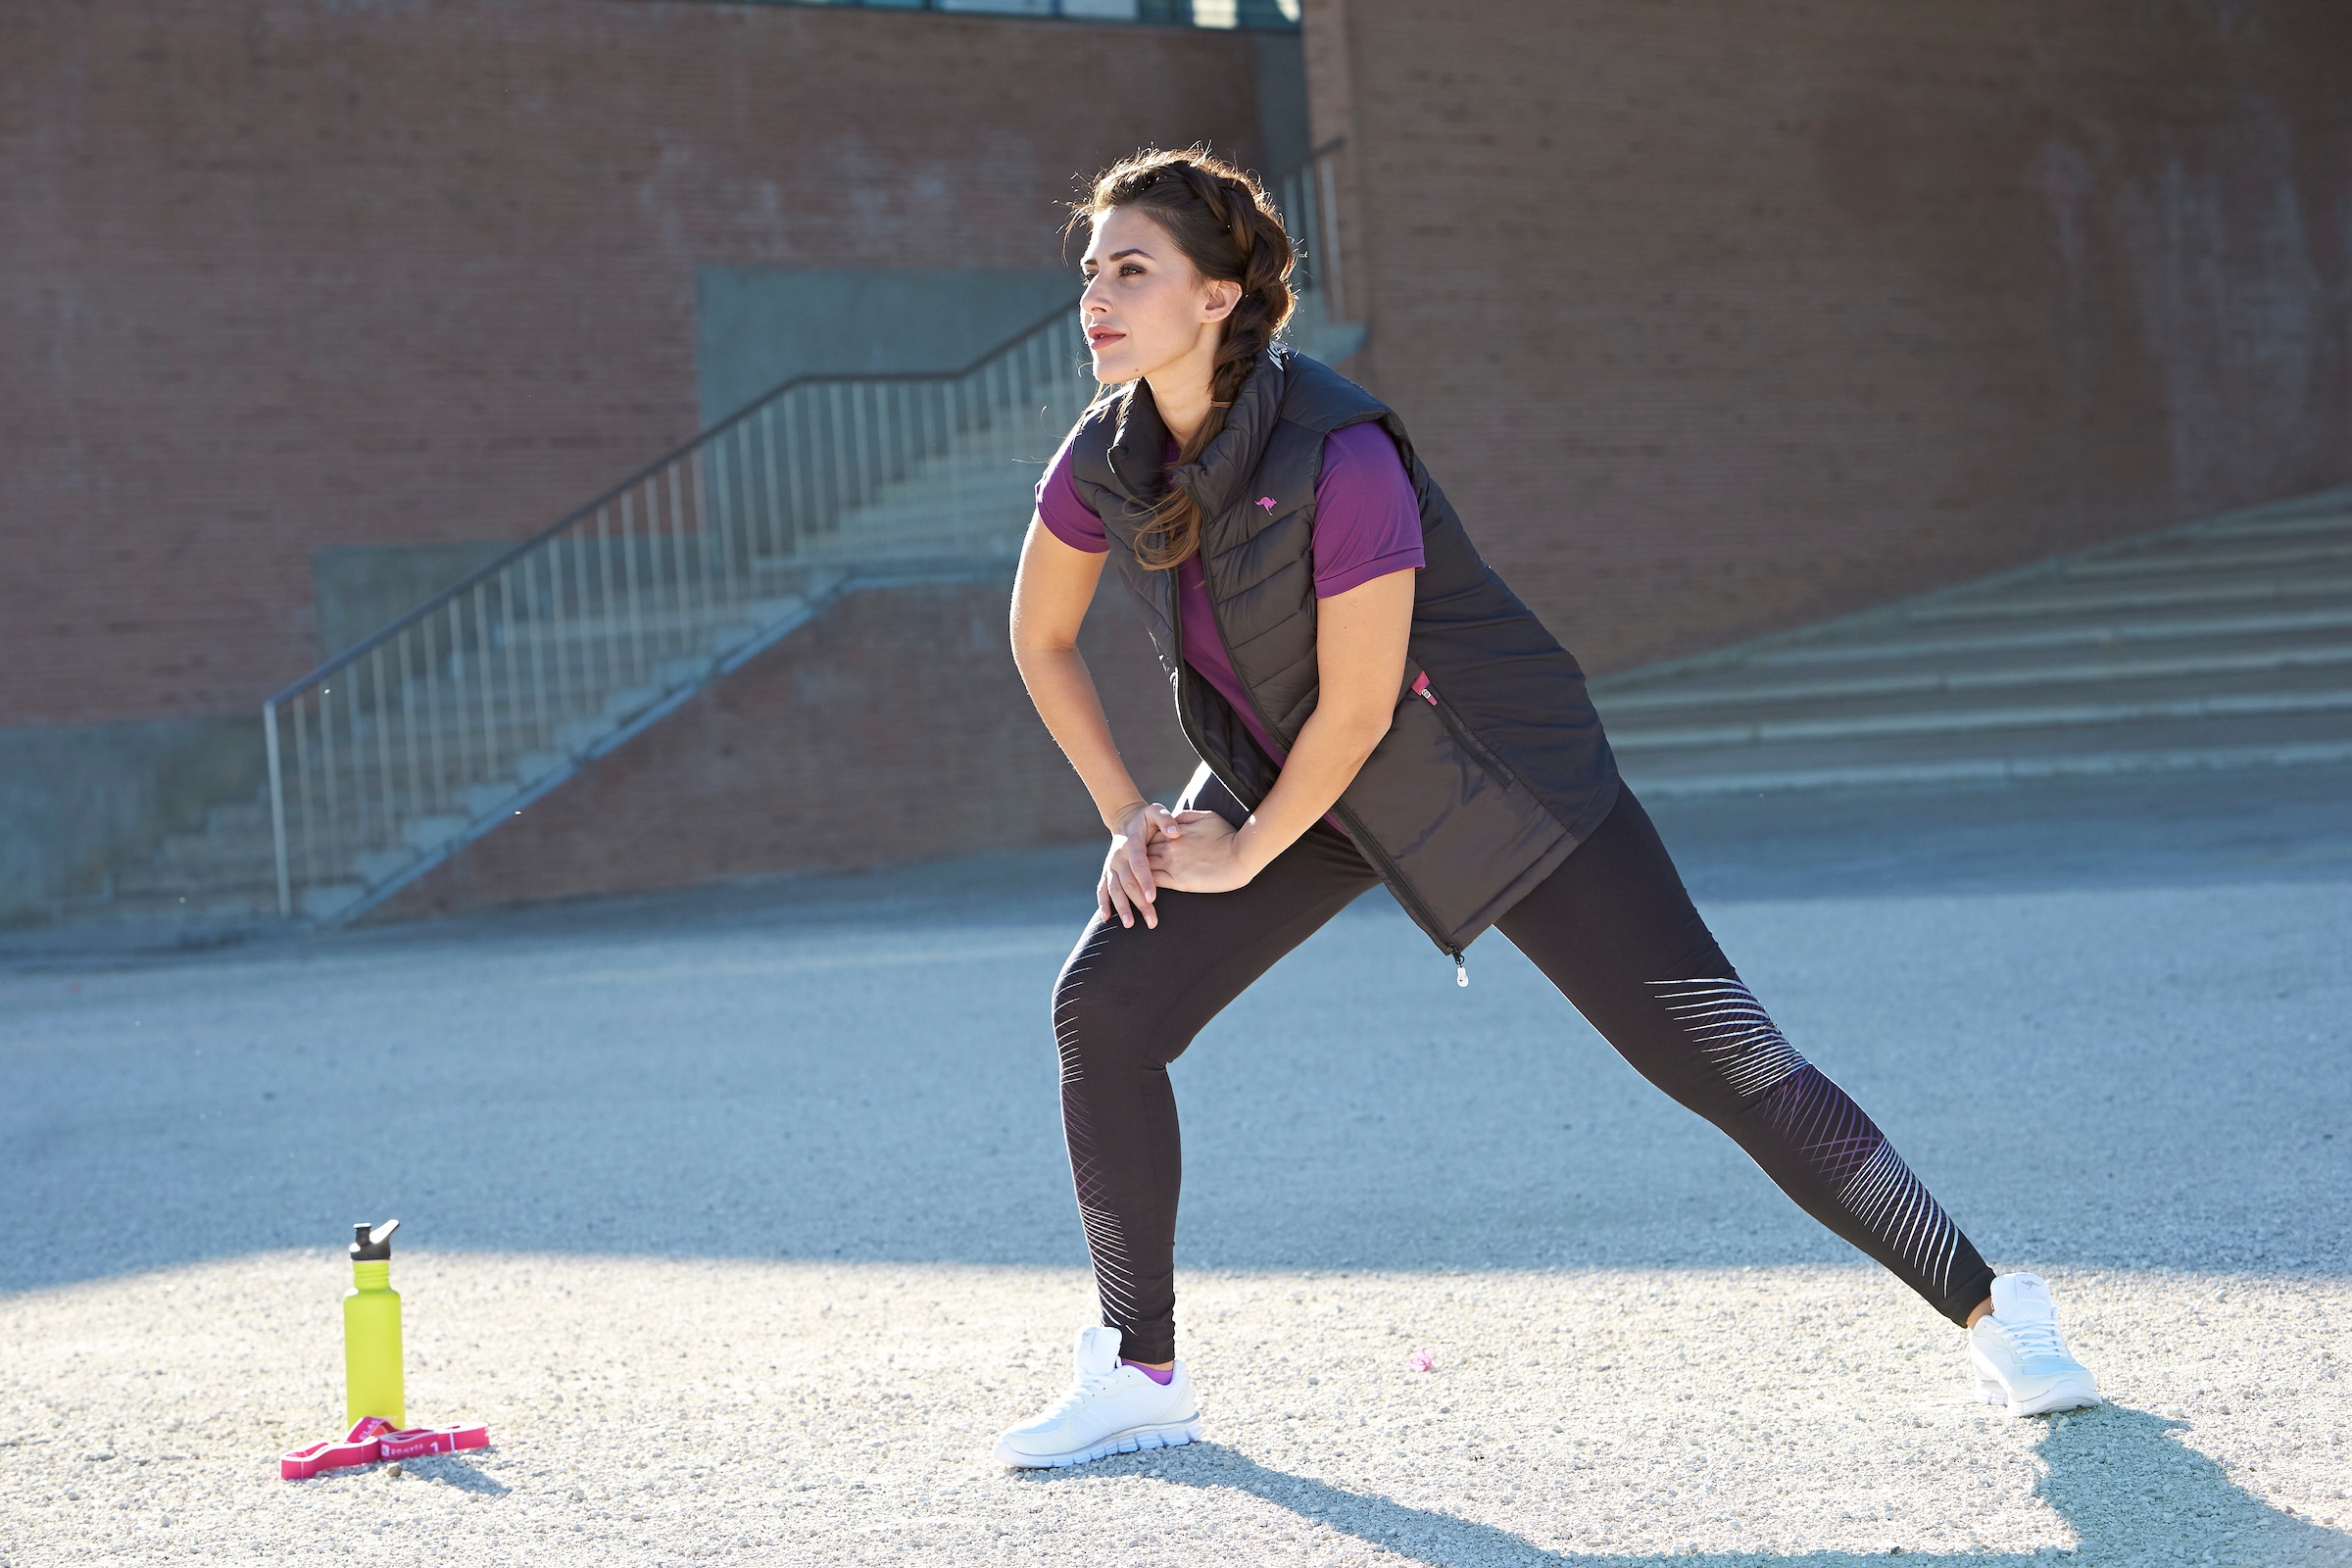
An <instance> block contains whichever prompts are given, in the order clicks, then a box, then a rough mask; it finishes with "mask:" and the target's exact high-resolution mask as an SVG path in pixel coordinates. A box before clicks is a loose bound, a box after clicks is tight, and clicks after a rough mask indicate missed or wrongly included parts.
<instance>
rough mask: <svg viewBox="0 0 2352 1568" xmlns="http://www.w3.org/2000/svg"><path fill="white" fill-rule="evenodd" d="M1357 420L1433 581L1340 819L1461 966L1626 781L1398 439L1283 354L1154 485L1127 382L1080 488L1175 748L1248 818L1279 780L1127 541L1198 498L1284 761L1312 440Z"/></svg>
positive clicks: (1308, 632) (1309, 637)
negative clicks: (1184, 746)
mask: <svg viewBox="0 0 2352 1568" xmlns="http://www.w3.org/2000/svg"><path fill="white" fill-rule="evenodd" d="M1370 419H1377V420H1379V421H1380V423H1381V426H1382V428H1383V429H1385V430H1387V431H1388V433H1389V436H1390V438H1391V439H1393V440H1394V441H1395V442H1396V443H1397V453H1398V454H1399V455H1400V456H1401V457H1402V458H1403V459H1404V466H1405V469H1406V471H1407V472H1408V473H1410V474H1411V475H1412V481H1413V493H1414V494H1415V495H1416V496H1417V497H1418V498H1419V499H1420V503H1421V545H1422V550H1423V553H1424V555H1425V557H1426V560H1427V564H1426V565H1425V566H1424V567H1423V569H1422V570H1421V572H1420V573H1419V575H1418V576H1417V578H1416V579H1415V582H1414V588H1413V626H1412V636H1411V640H1410V642H1409V644H1408V656H1407V659H1406V662H1405V668H1404V684H1403V685H1402V686H1401V687H1400V688H1399V689H1398V691H1397V712H1396V716H1395V718H1394V719H1393V720H1392V722H1391V723H1390V726H1389V732H1388V734H1387V735H1385V736H1384V737H1382V739H1381V742H1380V744H1379V746H1378V747H1376V748H1375V749H1374V750H1373V753H1372V756H1371V757H1370V759H1369V760H1366V761H1365V763H1364V765H1363V767H1362V768H1361V769H1360V770H1359V771H1358V772H1357V773H1356V775H1355V779H1354V781H1353V782H1352V783H1350V784H1349V785H1348V789H1347V792H1346V793H1345V794H1343V795H1342V796H1341V797H1340V800H1339V805H1338V807H1337V812H1338V815H1339V818H1340V820H1341V821H1342V822H1344V823H1346V824H1347V827H1348V835H1349V837H1350V838H1352V839H1353V840H1354V841H1355V845H1356V848H1357V849H1358V850H1359V851H1361V852H1362V854H1363V856H1364V858H1366V859H1367V860H1369V861H1370V862H1371V864H1372V866H1373V868H1374V869H1375V870H1377V871H1378V872H1379V873H1380V876H1381V879H1382V880H1383V881H1384V882H1386V883H1387V884H1388V886H1389V890H1390V891H1391V892H1392V893H1394V894H1395V895H1396V896H1397V902H1398V903H1400V904H1402V905H1403V906H1404V908H1405V911H1406V912H1407V913H1408V914H1410V915H1411V916H1412V917H1413V920H1414V921H1415V923H1417V924H1418V925H1419V926H1420V927H1421V929H1422V930H1424V931H1426V932H1428V933H1429V937H1430V940H1431V941H1433V942H1435V943H1437V945H1438V946H1439V947H1440V948H1442V949H1444V950H1445V951H1446V953H1448V954H1450V955H1452V956H1453V957H1454V959H1455V961H1456V962H1457V963H1458V962H1459V961H1460V959H1461V954H1462V950H1463V949H1464V948H1465V947H1467V946H1468V945H1469V944H1470V942H1471V941H1472V940H1473V939H1474V938H1476V937H1477V936H1478V935H1479V933H1481V932H1483V931H1485V930H1486V929H1487V927H1489V926H1491V925H1493V924H1494V923H1495V921H1496V920H1497V919H1499V918H1501V916H1502V915H1503V913H1504V911H1506V910H1508V909H1509V908H1510V907H1511V906H1512V905H1513V904H1516V903H1517V902H1518V901H1519V900H1520V899H1521V898H1522V897H1523V896H1525V895H1526V894H1527V892H1528V891H1529V890H1530V889H1532V888H1534V887H1535V886H1536V884H1537V883H1539V882H1541V881H1543V880H1544V877H1546V876H1548V875H1550V874H1551V872H1552V871H1553V869H1554V868H1556V867H1557V866H1558V865H1559V863H1560V862H1561V861H1562V860H1564V859H1566V858H1568V855H1569V852H1570V851H1572V850H1574V849H1575V848H1576V847H1577V845H1578V844H1580V843H1582V842H1583V841H1584V840H1585V839H1586V838H1587V837H1589V836H1590V835H1591V834H1592V832H1593V829H1594V828H1596V827H1598V826H1599V825H1600V822H1601V819H1602V818H1603V817H1605V816H1607V815H1608V813H1609V808H1610V807H1611V806H1613V805H1614V804H1616V799H1617V763H1616V760H1615V758H1614V757H1612V756H1611V755H1610V752H1609V744H1608V742H1607V740H1606V739H1604V738H1603V737H1602V735H1601V730H1600V720H1599V718H1598V717H1597V716H1596V715H1595V714H1594V713H1593V705H1592V703H1591V701H1590V700H1589V699H1588V698H1587V697H1586V695H1585V676H1584V671H1583V670H1581V669H1579V668H1578V667H1577V663H1576V661H1575V660H1574V659H1572V658H1570V657H1569V655H1568V652H1567V650H1566V649H1564V648H1562V647H1561V646H1560V645H1559V643H1558V642H1556V641H1555V640H1553V638H1552V636H1551V634H1550V633H1549V632H1547V631H1545V630H1544V625H1543V623H1542V622H1541V621H1539V620H1537V619H1536V617H1535V615H1534V613H1532V612H1530V611H1529V610H1528V608H1527V607H1526V606H1525V605H1522V604H1521V603H1520V602H1519V600H1518V598H1517V596H1516V595H1514V594H1513V593H1512V592H1511V591H1510V589H1509V588H1507V587H1505V586H1504V585H1503V582H1502V579H1501V578H1500V577H1498V576H1496V575H1495V571H1494V568H1492V567H1491V566H1489V565H1488V564H1486V563H1485V562H1483V561H1481V560H1480V559H1479V558H1478V552H1477V550H1476V549H1474V548H1473V547H1472V545H1471V543H1470V536H1469V535H1468V534H1467V533H1465V532H1464V531H1463V530H1462V524H1461V519H1460V518H1458V517H1456V516H1455V515H1454V513H1453V508H1452V507H1451V506H1450V505H1448V504H1447V502H1446V497H1445V495H1444V493H1443V492H1441V491H1440V490H1439V489H1438V486H1437V483H1436V481H1434V480H1432V479H1431V478H1430V476H1429V470H1428V469H1427V468H1425V467H1423V466H1422V465H1421V460H1420V459H1419V458H1418V457H1416V456H1415V455H1414V453H1413V444H1412V442H1411V440H1410V439H1409V438H1408V437H1407V436H1406V435H1405V432H1404V423H1403V421H1402V420H1400V419H1398V418H1397V416H1396V415H1395V414H1394V413H1393V412H1391V411H1390V410H1389V409H1388V408H1387V407H1386V406H1385V405H1383V404H1382V403H1381V402H1380V401H1379V400H1378V399H1376V398H1374V397H1373V396H1372V395H1371V394H1370V393H1369V392H1366V391H1365V390H1364V389H1363V388H1362V387H1360V386H1357V385H1356V384H1355V383H1354V382H1352V381H1350V380H1348V378H1347V377H1346V376H1344V375H1342V374H1340V373H1339V372H1338V371H1337V370H1334V369H1332V368H1330V367H1329V366H1326V365H1321V364H1318V363H1317V362H1315V361H1313V360H1310V359H1307V358H1305V357H1304V356H1302V355H1299V354H1295V353H1292V352H1290V351H1288V350H1287V349H1285V348H1283V347H1281V346H1279V345H1277V346H1275V347H1273V348H1270V349H1268V350H1267V351H1266V353H1265V354H1264V355H1262V356H1261V357H1260V358H1259V360H1258V362H1257V365H1256V366H1255V368H1252V369H1251V370H1250V376H1249V379H1248V380H1246V381H1244V382H1243V383H1242V389H1241V391H1240V392H1239V393H1238V394H1236V396H1235V398H1234V403H1233V407H1232V409H1231V410H1229V411H1228V412H1227V416H1226V420H1225V428H1224V429H1223V430H1221V431H1219V432H1218V434H1217V435H1216V436H1215V438H1214V439H1212V440H1211V441H1210V442H1209V443H1208V446H1207V449H1206V450H1205V451H1203V452H1202V453H1201V457H1200V460H1199V461H1198V462H1195V463H1190V464H1185V465H1183V466H1179V467H1177V468H1176V469H1174V470H1173V471H1172V472H1167V471H1163V469H1162V466H1161V463H1162V453H1163V452H1164V450H1165V444H1166V441H1167V436H1168V431H1167V426H1166V424H1165V423H1164V422H1162V420H1161V419H1160V417H1159V412H1158V410H1157V409H1156V408H1154V407H1153V405H1152V392H1151V388H1150V387H1149V386H1148V385H1146V384H1145V383H1144V382H1142V381H1135V382H1131V383H1129V384H1128V385H1127V386H1126V387H1125V388H1124V389H1122V390H1121V391H1120V392H1118V393H1117V394H1115V395H1113V396H1111V397H1108V398H1105V399H1104V400H1103V402H1101V403H1099V404H1097V405H1096V406H1095V407H1094V408H1093V409H1090V410H1089V411H1088V412H1087V414H1086V417H1084V418H1082V419H1081V420H1079V422H1078V427H1077V429H1076V430H1074V431H1073V432H1072V433H1071V437H1070V442H1071V453H1070V457H1071V471H1072V476H1073V477H1074V478H1075V479H1076V481H1077V485H1078V493H1079V495H1080V497H1081V498H1082V499H1083V500H1084V501H1085V502H1086V504H1087V505H1088V506H1089V507H1091V508H1092V509H1093V510H1094V511H1095V513H1096V514H1097V515H1099V516H1101V517H1102V519H1103V528H1104V530H1105V531H1106V532H1107V533H1108V534H1109V536H1110V542H1111V552H1110V554H1111V559H1112V560H1113V561H1115V562H1116V563H1117V564H1118V566H1119V570H1120V572H1121V574H1122V575H1123V576H1124V577H1125V579H1126V582H1127V586H1128V588H1129V589H1131V590H1132V591H1133V592H1134V594H1135V596H1136V598H1137V599H1139V600H1140V601H1142V603H1143V607H1144V613H1145V620H1146V622H1147V624H1148V625H1149V627H1150V629H1151V632H1152V642H1153V643H1154V645H1155V646H1156V647H1157V648H1158V650H1159V659H1160V663H1161V664H1162V665H1163V666H1164V667H1165V668H1166V670H1167V672H1168V678H1169V680H1170V681H1171V682H1172V683H1173V685H1174V687H1175V692H1176V712H1177V717H1178V719H1179V720H1180V722H1182V724H1183V726H1184V733H1185V738H1186V739H1187V740H1189V741H1191V742H1192V744H1193V749H1194V750H1195V751H1197V752H1198V753H1200V754H1201V760H1203V761H1204V762H1206V763H1207V764H1208V767H1209V770H1210V771H1211V772H1213V773H1214V774H1215V776H1216V777H1217V778H1218V780H1219V781H1221V782H1222V783H1223V784H1224V785H1225V787H1226V788H1227V789H1228V790H1230V791H1232V792H1233V795H1234V798H1235V799H1236V800H1239V801H1240V802H1241V803H1242V804H1243V805H1244V806H1245V807H1248V808H1250V809H1255V808H1256V807H1257V805H1258V803H1259V802H1260V801H1262V800H1264V799H1265V796H1266V792H1267V791H1268V790H1269V789H1271V788H1272V787H1273V784H1274V778H1275V775H1276V773H1277V772H1278V771H1279V768H1278V767H1277V766H1276V764H1275V763H1274V761H1273V760H1272V759H1270V758H1269V757H1267V756H1266V754H1265V752H1264V751H1263V750H1262V749H1260V748H1259V746H1258V745H1257V743H1256V742H1255V741H1254V740H1253V739H1252V738H1251V737H1250V732H1249V730H1248V729H1247V728H1245V727H1244V726H1243V724H1242V721H1241V719H1240V716H1239V715H1238V714H1236V713H1235V712H1234V711H1233V707H1232V705H1231V704H1230V703H1228V702H1227V701H1226V700H1225V698H1224V696H1223V695H1222V694H1221V693H1219V692H1218V691H1217V689H1216V688H1215V687H1214V686H1212V685H1210V684H1209V683H1208V682H1207V681H1206V680H1204V679H1202V678H1201V676H1200V675H1199V674H1198V673H1196V672H1195V671H1194V670H1193V669H1192V668H1191V667H1190V666H1189V665H1187V664H1186V663H1185V662H1184V641H1183V624H1182V617H1181V616H1180V615H1179V614H1178V613H1177V608H1176V573H1175V572H1174V571H1148V570H1146V569H1145V568H1144V567H1143V566H1142V565H1141V564H1138V562H1137V561H1136V559H1135V544H1136V537H1137V534H1138V533H1139V532H1140V531H1141V529H1142V527H1143V525H1144V515H1145V514H1146V512H1147V511H1148V510H1149V509H1150V507H1151V505H1152V502H1153V501H1155V500H1156V499H1158V498H1159V497H1160V496H1161V495H1163V494H1164V493H1165V489H1164V486H1165V485H1167V484H1170V483H1173V484H1179V485H1182V486H1184V488H1185V489H1186V490H1188V491H1190V492H1191V494H1192V497H1193V499H1194V501H1195V502H1197V503H1198V504H1199V506H1200V508H1201V570H1202V571H1203V573H1204V574H1205V576H1206V580H1207V583H1208V597H1209V602H1210V604H1211V605H1212V606H1213V607H1214V610H1215V616H1216V623H1217V630H1218V632H1219V633H1220V634H1221V635H1222V637H1223V639H1224V643H1225V651H1226V653H1227V654H1228V655H1229V656H1230V657H1231V659H1232V660H1233V667H1234V672H1235V673H1236V674H1237V675H1238V676H1239V677H1240V678H1241V683H1242V686H1243V688H1244V689H1245V690H1246V691H1248V693H1249V694H1250V702H1251V704H1252V705H1253V706H1254V707H1255V708H1256V710H1257V717H1258V721H1259V722H1260V723H1262V724H1263V725H1264V726H1265V728H1266V732H1267V733H1268V734H1270V735H1273V736H1275V737H1276V738H1277V739H1279V740H1280V741H1281V742H1282V744H1283V746H1284V747H1285V749H1288V748H1290V747H1292V746H1294V745H1296V744H1297V743H1298V739H1299V727H1300V726H1301V725H1303V724H1304V723H1305V722H1306V718H1307V715H1308V714H1309V713H1312V712H1313V711H1315V692H1316V667H1315V584H1314V561H1313V533H1312V529H1313V524H1314V515H1315V481H1316V480H1317V479H1318V478H1319V477H1321V475H1322V470H1323V438H1324V437H1325V436H1327V435H1329V434H1330V433H1331V432H1332V431H1334V430H1336V429H1339V428H1340V427H1342V426H1343V425H1349V424H1357V423H1361V422H1363V421H1365V420H1370ZM1263 498H1271V499H1272V501H1273V503H1274V505H1273V506H1272V507H1271V508H1269V507H1266V506H1263V505H1261V504H1260V503H1261V499H1263ZM1424 677H1426V679H1424Z"/></svg>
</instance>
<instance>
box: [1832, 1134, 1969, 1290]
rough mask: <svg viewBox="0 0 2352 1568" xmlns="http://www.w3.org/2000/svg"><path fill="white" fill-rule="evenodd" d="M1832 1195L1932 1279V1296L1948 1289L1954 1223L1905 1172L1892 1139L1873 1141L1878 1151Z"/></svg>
mask: <svg viewBox="0 0 2352 1568" xmlns="http://www.w3.org/2000/svg"><path fill="white" fill-rule="evenodd" d="M1838 1201H1839V1202H1840V1203H1843V1204H1844V1205H1845V1207H1846V1211H1847V1212H1848V1213H1850V1214H1852V1215H1853V1216H1854V1217H1855V1218H1856V1219H1858V1220H1860V1221H1861V1222H1862V1223H1863V1224H1864V1225H1866V1226H1868V1227H1869V1228H1870V1233H1871V1234H1872V1235H1873V1236H1876V1237H1878V1238H1879V1239H1880V1240H1882V1241H1884V1242H1885V1243H1886V1244H1887V1246H1888V1247H1891V1248H1892V1249H1894V1250H1895V1251H1896V1252H1897V1253H1898V1254H1900V1255H1901V1256H1902V1258H1903V1259H1904V1260H1905V1261H1906V1262H1908V1263H1909V1264H1910V1265H1911V1266H1912V1267H1913V1268H1915V1269H1917V1270H1918V1271H1919V1273H1920V1277H1921V1278H1922V1279H1925V1280H1927V1281H1929V1282H1930V1283H1932V1284H1933V1285H1934V1286H1935V1287H1936V1295H1937V1296H1949V1295H1951V1293H1952V1260H1953V1258H1954V1257H1956V1256H1957V1255H1958V1253H1959V1250H1960V1227H1959V1226H1957V1225H1954V1224H1953V1223H1952V1221H1951V1216H1950V1215H1948V1214H1946V1213H1944V1211H1943V1205H1942V1204H1940V1203H1938V1202H1936V1200H1935V1199H1934V1198H1933V1197H1932V1196H1930V1195H1929V1192H1928V1190H1927V1188H1926V1187H1925V1186H1924V1185H1922V1183H1921V1182H1920V1179H1919V1178H1918V1177H1917V1176H1915V1175H1913V1174H1912V1173H1911V1167H1910V1166H1908V1165H1906V1164H1904V1163H1903V1157H1902V1155H1900V1154H1898V1153H1896V1152H1894V1146H1893V1145H1892V1144H1888V1143H1881V1144H1880V1145H1879V1149H1878V1152H1877V1153H1874V1154H1872V1155H1871V1156H1870V1158H1869V1159H1868V1160H1867V1161H1865V1162H1864V1164H1863V1166H1862V1168H1861V1169H1860V1170H1858V1171H1856V1172H1854V1175H1853V1179H1852V1180H1851V1181H1849V1182H1847V1183H1846V1184H1845V1189H1844V1191H1842V1192H1840V1193H1839V1194H1838Z"/></svg>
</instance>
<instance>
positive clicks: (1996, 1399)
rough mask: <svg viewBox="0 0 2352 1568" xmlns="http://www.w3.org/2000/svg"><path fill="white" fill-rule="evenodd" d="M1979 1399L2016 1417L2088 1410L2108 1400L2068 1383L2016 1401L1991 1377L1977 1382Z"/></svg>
mask: <svg viewBox="0 0 2352 1568" xmlns="http://www.w3.org/2000/svg"><path fill="white" fill-rule="evenodd" d="M1977 1397H1978V1398H1980V1399H1982V1400H1984V1401H1985V1403H1986V1404H1997V1405H1999V1406H2001V1407H2002V1408H2003V1409H2005V1410H2007V1411H2008V1412H2009V1413H2010V1414H2011V1415H2012V1416H2029V1415H2048V1414H2049V1413H2050V1412H2051V1411H2053V1410H2088V1409H2092V1408H2095V1407H2096V1406H2098V1405H2102V1404H2105V1403H2106V1402H2107V1401H2106V1400H2105V1399H2102V1398H2100V1397H2099V1396H2098V1395H2097V1394H2096V1393H2095V1392H2093V1391H2091V1390H2086V1389H2082V1388H2079V1387H2076V1386H2074V1385H2071V1384H2067V1383H2060V1384H2059V1385H2057V1386H2056V1387H2055V1388H2051V1389H2046V1390H2044V1391H2043V1392H2042V1393H2040V1394H2037V1395H2035V1396H2034V1397H2033V1398H2031V1399H2019V1400H2015V1401H2012V1400H2011V1399H2010V1397H2009V1394H2008V1391H2007V1390H2005V1389H2003V1388H2002V1387H2001V1386H2000V1384H1999V1383H1997V1382H1995V1381H1994V1380H1992V1379H1991V1378H1979V1379H1977Z"/></svg>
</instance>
